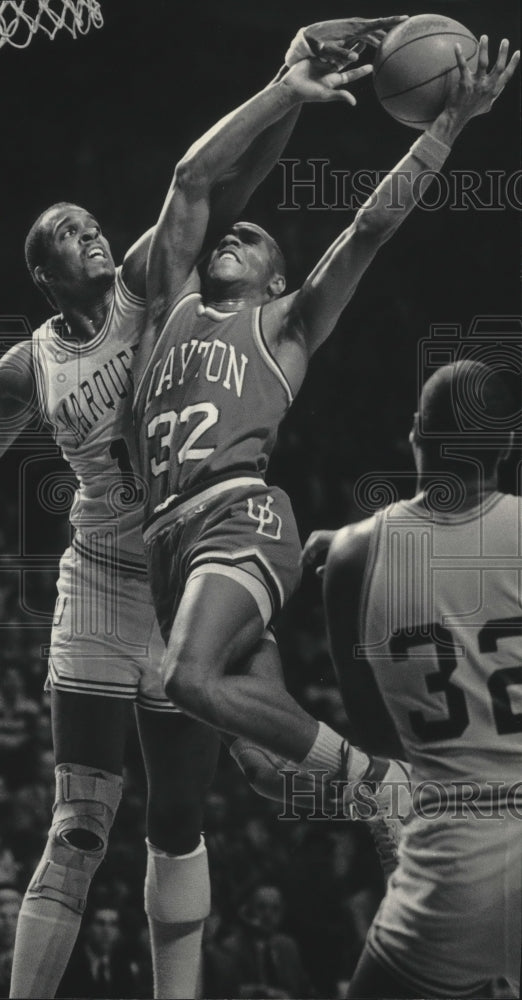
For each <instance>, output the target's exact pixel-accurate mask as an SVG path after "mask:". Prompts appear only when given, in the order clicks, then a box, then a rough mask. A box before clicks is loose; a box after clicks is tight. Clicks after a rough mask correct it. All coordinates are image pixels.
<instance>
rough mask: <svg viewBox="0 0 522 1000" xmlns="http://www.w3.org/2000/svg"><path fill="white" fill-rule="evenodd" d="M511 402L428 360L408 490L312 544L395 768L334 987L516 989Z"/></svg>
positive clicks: (517, 636) (368, 726)
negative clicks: (364, 920)
mask: <svg viewBox="0 0 522 1000" xmlns="http://www.w3.org/2000/svg"><path fill="white" fill-rule="evenodd" d="M500 364H502V365H505V359H504V360H503V361H502V360H501V362H500ZM516 411H517V406H516V403H515V401H514V400H513V399H512V398H510V393H509V390H508V388H507V386H506V383H505V381H504V379H503V377H502V370H501V367H500V366H499V367H498V368H495V366H494V364H493V362H492V363H491V366H490V367H488V366H487V365H485V364H482V363H481V362H479V361H472V360H470V361H459V362H455V363H453V364H450V365H446V366H444V367H442V368H440V369H438V370H437V371H436V372H435V373H434V374H433V375H432V376H431V377H430V378H429V379H428V381H427V382H426V384H425V385H424V387H423V389H422V393H421V398H420V402H419V412H418V413H417V414H415V418H414V425H413V430H412V432H411V434H410V442H411V445H412V449H413V455H414V459H415V465H416V469H417V489H418V492H417V494H416V495H415V496H414V497H413V498H412V499H410V500H402V501H399V502H397V503H394V504H392V505H391V506H389V507H387V508H385V509H384V510H383V511H381V512H379V513H378V514H376V515H375V516H374V517H372V518H369V519H367V520H364V521H361V522H359V523H357V524H354V525H348V526H347V527H345V528H342V529H341V530H340V531H338V532H337V533H336V534H335V537H334V540H333V542H332V544H331V547H330V551H329V554H328V559H327V562H326V570H325V590H324V599H325V608H326V617H327V624H328V631H329V639H330V648H331V652H332V656H333V660H334V664H335V666H336V671H337V676H338V680H339V685H340V688H341V691H342V693H343V700H344V703H345V706H346V710H347V714H348V716H349V718H350V720H351V723H352V727H353V729H354V731H355V733H357V732H359V733H360V734H362V735H364V739H365V741H366V745H367V746H370V747H372V748H373V749H374V750H375V751H378V752H383V751H384V752H388V753H394V752H397V746H398V744H399V745H401V746H402V747H403V748H404V752H405V755H406V759H407V760H408V761H410V763H411V764H412V768H413V770H412V784H413V790H414V797H413V801H414V809H413V813H412V815H411V816H410V818H409V821H408V823H407V824H406V825H405V826H404V829H403V834H402V838H401V845H400V850H399V864H398V867H397V868H396V870H395V872H394V873H393V875H392V877H391V879H390V881H389V883H388V889H387V893H386V896H385V898H384V900H383V902H382V904H381V907H380V909H379V911H378V913H377V915H376V917H375V919H374V922H373V925H372V927H371V929H370V931H369V934H368V939H367V943H366V946H365V949H364V952H363V955H362V957H361V959H360V962H359V965H358V967H357V969H356V971H355V973H354V976H353V979H352V982H351V984H350V988H349V992H348V996H349V997H353V998H361V997H374V998H382V997H419V996H422V997H449V996H451V997H461V996H462V997H464V996H467V997H468V996H473V997H493V996H497V995H502V996H512V997H514V998H516V997H519V996H520V942H521V932H522V923H521V905H522V837H521V829H520V818H521V806H522V798H521V786H520V773H521V772H520V762H521V759H522V715H521V714H520V711H519V710H518V708H519V692H520V685H521V684H522V668H521V666H520V664H521V662H522V615H521V596H520V578H521V571H522V551H521V547H520V524H521V514H522V510H521V500H520V498H519V497H515V496H511V495H509V494H502V493H499V492H498V487H497V470H498V466H499V463H500V461H501V460H502V459H503V458H505V457H506V455H507V454H508V452H509V448H510V438H512V434H511V433H510V432H509V428H510V427H512V426H513V425H514V414H516ZM441 495H442V496H443V497H444V499H443V502H442V503H441V502H440V497H441ZM517 701H518V707H517ZM500 981H503V982H504V985H503V987H502V990H503V992H502V993H497V992H496V990H497V989H498V987H499V985H500ZM506 983H507V987H506Z"/></svg>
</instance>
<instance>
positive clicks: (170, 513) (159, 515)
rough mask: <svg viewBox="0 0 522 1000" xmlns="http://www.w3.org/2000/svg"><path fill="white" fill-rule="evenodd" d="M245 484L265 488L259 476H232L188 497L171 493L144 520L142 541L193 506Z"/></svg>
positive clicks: (145, 540)
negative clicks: (150, 515)
mask: <svg viewBox="0 0 522 1000" xmlns="http://www.w3.org/2000/svg"><path fill="white" fill-rule="evenodd" d="M246 486H264V487H265V488H266V483H265V481H264V479H261V478H260V477H259V476H234V478H233V479H224V480H222V481H221V482H216V483H213V484H212V485H211V486H207V487H206V489H202V490H199V491H198V492H197V493H194V494H193V495H192V496H189V497H187V495H186V494H183V493H173V494H172V496H170V497H167V499H166V500H164V501H163V503H161V504H158V506H157V507H156V509H155V511H154V513H153V515H152V517H150V518H149V519H148V520H147V521H146V522H145V525H144V528H143V540H144V542H147V541H148V540H149V539H150V538H151V537H152V536H153V535H154V534H156V532H157V531H159V530H160V529H161V528H162V527H163V526H164V525H166V524H169V523H170V522H171V521H172V520H174V519H176V518H178V517H181V516H182V515H183V514H186V513H187V512H188V511H190V510H192V508H193V507H199V506H200V504H203V503H206V502H207V501H208V500H213V499H214V498H215V497H218V496H221V494H222V493H226V492H227V491H228V490H236V489H241V488H242V487H246Z"/></svg>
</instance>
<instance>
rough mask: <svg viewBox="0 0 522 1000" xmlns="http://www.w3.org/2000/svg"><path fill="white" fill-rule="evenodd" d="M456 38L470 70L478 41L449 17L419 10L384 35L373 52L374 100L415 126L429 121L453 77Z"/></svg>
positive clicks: (439, 107) (455, 75)
mask: <svg viewBox="0 0 522 1000" xmlns="http://www.w3.org/2000/svg"><path fill="white" fill-rule="evenodd" d="M457 42H459V43H460V45H461V46H462V54H463V56H464V58H465V60H466V62H467V63H468V65H469V68H470V69H471V70H472V71H474V70H475V69H476V66H477V61H478V41H477V39H476V38H475V36H474V35H472V33H471V31H468V29H467V28H466V27H465V26H464V25H463V24H460V23H459V21H454V20H453V19H452V18H451V17H443V16H439V15H438V14H419V15H417V16H416V17H410V19H409V20H408V21H404V23H403V24H398V25H397V27H395V28H393V29H392V30H391V31H390V32H389V34H388V35H386V38H385V39H384V40H383V42H382V44H381V46H380V47H379V49H378V51H377V54H376V57H375V62H374V65H373V82H374V86H375V92H376V94H377V97H378V98H379V101H380V102H381V104H382V106H383V108H384V109H385V110H386V111H387V112H388V113H389V114H390V115H391V116H392V118H395V119H396V120H397V121H399V122H402V123H403V124H404V125H409V126H410V127H411V128H416V129H420V130H423V129H426V128H428V126H429V125H431V123H432V122H433V121H434V120H435V118H436V117H437V115H439V114H440V112H441V111H442V109H443V107H444V105H445V103H446V98H447V95H448V93H449V89H450V87H451V85H452V83H453V82H454V81H455V80H456V79H457V78H458V74H459V68H458V65H457V59H456V56H455V44H456V43H457Z"/></svg>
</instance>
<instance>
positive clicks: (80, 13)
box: [0, 0, 103, 49]
mask: <svg viewBox="0 0 522 1000" xmlns="http://www.w3.org/2000/svg"><path fill="white" fill-rule="evenodd" d="M102 25H103V16H102V12H101V7H100V4H99V2H98V0H1V2H0V49H1V48H2V47H3V46H4V45H12V46H14V48H16V49H25V48H27V46H28V45H29V43H30V42H31V40H32V38H33V35H35V34H36V32H37V31H44V32H45V34H46V35H47V36H48V37H49V38H51V39H53V38H54V36H55V35H56V32H57V31H60V29H61V28H67V31H69V32H70V34H71V35H72V36H73V38H76V36H77V35H86V34H87V32H88V31H89V29H90V28H91V27H95V28H101V27H102Z"/></svg>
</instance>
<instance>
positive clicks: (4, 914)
mask: <svg viewBox="0 0 522 1000" xmlns="http://www.w3.org/2000/svg"><path fill="white" fill-rule="evenodd" d="M21 905H22V894H21V893H20V892H18V889H17V888H16V887H15V886H14V885H6V884H4V885H2V884H0V997H8V996H9V980H10V979H11V966H12V964H13V948H14V939H15V932H16V922H17V920H18V914H19V912H20V907H21Z"/></svg>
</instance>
